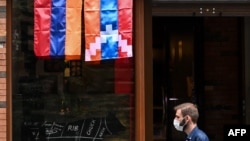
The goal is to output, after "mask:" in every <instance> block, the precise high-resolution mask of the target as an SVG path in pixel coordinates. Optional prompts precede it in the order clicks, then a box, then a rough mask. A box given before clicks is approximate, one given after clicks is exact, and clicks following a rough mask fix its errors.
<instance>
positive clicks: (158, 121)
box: [153, 17, 203, 140]
mask: <svg viewBox="0 0 250 141" xmlns="http://www.w3.org/2000/svg"><path fill="white" fill-rule="evenodd" d="M202 19H203V18H190V17H168V18H166V17H153V76H154V101H153V103H154V108H153V109H154V136H155V139H156V140H165V139H166V137H167V139H168V140H172V136H175V137H178V138H179V139H178V140H183V138H184V134H182V133H180V132H176V131H175V130H173V126H172V120H173V118H174V113H173V107H174V105H176V104H178V103H181V102H186V101H189V102H194V103H197V102H198V101H199V100H198V99H199V98H200V97H198V96H197V95H196V93H195V90H196V89H194V86H195V83H194V82H195V81H194V80H195V79H197V80H196V82H198V81H201V79H202V76H199V77H198V75H202V74H201V73H198V72H202V71H201V68H202V67H201V63H200V61H201V59H202V58H201V56H202V54H197V53H195V52H197V51H199V52H200V50H201V49H202V48H201V44H202V37H201V36H200V35H202V34H201V32H202V25H203V24H202V22H203V20H202ZM198 60H199V61H198ZM198 79H199V80H198ZM197 91H198V89H197ZM164 125H166V126H164ZM175 140H176V138H175Z"/></svg>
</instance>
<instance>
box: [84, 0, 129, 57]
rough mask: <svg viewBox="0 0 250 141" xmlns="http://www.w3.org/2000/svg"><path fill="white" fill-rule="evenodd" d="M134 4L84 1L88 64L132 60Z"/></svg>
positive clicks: (123, 0) (116, 0)
mask: <svg viewBox="0 0 250 141" xmlns="http://www.w3.org/2000/svg"><path fill="white" fill-rule="evenodd" d="M132 18H133V0H84V24H85V61H98V60H105V59H118V58H127V57H132V31H133V30H132V27H133V26H132V24H133V21H132Z"/></svg>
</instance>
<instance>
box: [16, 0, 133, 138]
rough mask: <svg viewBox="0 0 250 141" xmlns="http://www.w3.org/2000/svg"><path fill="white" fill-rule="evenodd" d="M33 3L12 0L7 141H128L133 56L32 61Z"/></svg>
mask: <svg viewBox="0 0 250 141" xmlns="http://www.w3.org/2000/svg"><path fill="white" fill-rule="evenodd" d="M33 2H34V1H33V0H13V2H12V14H13V15H12V31H13V32H12V107H13V109H12V117H13V119H12V123H13V127H12V129H13V130H12V135H13V137H12V138H13V141H29V140H37V141H45V140H63V141H73V140H79V141H87V140H93V141H101V140H105V141H111V140H121V141H123V140H124V141H125V140H134V58H133V57H130V58H123V59H109V60H102V61H95V62H86V61H85V60H84V56H81V58H80V59H79V60H65V59H64V58H57V59H55V58H53V59H44V58H38V57H36V56H35V55H34V51H33V42H34V39H33V38H34V11H33V7H34V6H33ZM82 32H84V30H82ZM82 42H84V39H83V40H82ZM82 48H84V44H83V45H82ZM83 51H84V49H82V54H84V53H83Z"/></svg>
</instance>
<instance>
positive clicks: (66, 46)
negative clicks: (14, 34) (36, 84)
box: [34, 0, 82, 60]
mask: <svg viewBox="0 0 250 141" xmlns="http://www.w3.org/2000/svg"><path fill="white" fill-rule="evenodd" d="M81 19H82V0H34V52H35V55H36V56H37V57H46V58H47V57H50V58H51V57H65V59H66V60H74V59H79V58H80V55H81V40H82V38H81V32H82V28H81V24H82V23H81Z"/></svg>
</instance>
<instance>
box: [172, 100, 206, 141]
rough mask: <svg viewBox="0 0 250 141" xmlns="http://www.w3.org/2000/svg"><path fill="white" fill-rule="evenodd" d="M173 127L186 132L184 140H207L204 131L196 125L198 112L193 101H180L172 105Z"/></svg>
mask: <svg viewBox="0 0 250 141" xmlns="http://www.w3.org/2000/svg"><path fill="white" fill-rule="evenodd" d="M174 110H175V118H174V121H173V124H174V127H175V129H176V130H178V131H183V132H185V133H186V134H187V138H186V141H209V139H208V136H207V135H206V133H205V132H203V131H202V130H201V129H199V128H198V126H197V121H198V118H199V112H198V109H197V106H196V105H195V104H193V103H182V104H180V105H177V106H175V107H174Z"/></svg>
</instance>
